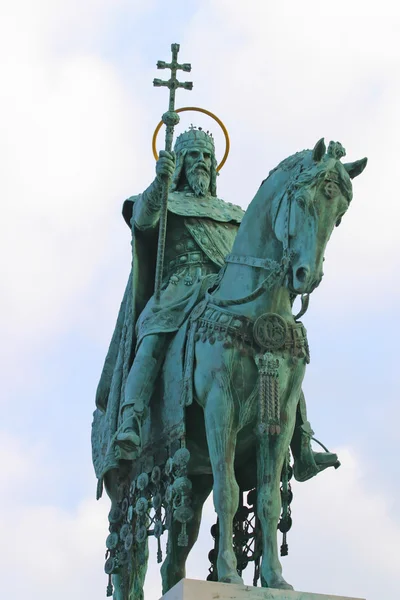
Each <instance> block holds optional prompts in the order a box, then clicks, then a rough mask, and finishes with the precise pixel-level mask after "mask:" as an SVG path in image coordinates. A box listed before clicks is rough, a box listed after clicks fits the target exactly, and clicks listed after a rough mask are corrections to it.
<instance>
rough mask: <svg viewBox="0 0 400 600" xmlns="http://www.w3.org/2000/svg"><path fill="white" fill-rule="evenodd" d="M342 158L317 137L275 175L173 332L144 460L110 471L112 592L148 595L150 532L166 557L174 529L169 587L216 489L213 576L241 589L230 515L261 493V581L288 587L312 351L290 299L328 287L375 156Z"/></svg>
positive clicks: (119, 598) (181, 570) (128, 598)
mask: <svg viewBox="0 0 400 600" xmlns="http://www.w3.org/2000/svg"><path fill="white" fill-rule="evenodd" d="M344 154H345V153H344V149H343V147H342V146H341V145H340V144H339V143H337V142H331V143H330V145H329V147H328V150H326V147H325V144H324V141H323V139H322V140H320V141H319V142H317V144H316V145H315V147H314V149H313V150H304V151H302V152H298V153H296V154H294V155H292V156H290V157H289V158H286V159H285V160H283V161H282V162H281V163H280V164H279V165H278V166H277V167H276V168H275V169H273V170H272V171H271V172H270V174H269V175H268V177H267V179H265V180H264V181H263V182H262V184H261V186H260V188H259V190H258V192H257V193H256V195H255V197H254V198H253V200H252V202H251V203H250V205H249V207H248V209H247V211H246V213H245V215H244V218H243V220H242V223H241V225H240V227H239V230H238V233H237V236H236V239H235V242H234V245H233V248H232V252H231V254H229V255H227V256H226V258H225V266H224V267H223V268H222V269H221V271H220V273H219V274H218V275H217V276H216V277H215V276H213V277H211V278H209V280H207V281H206V282H205V283H204V282H203V284H202V291H201V293H199V294H198V302H197V304H196V305H195V307H194V308H193V310H192V312H191V314H190V316H189V318H188V319H187V321H186V322H185V324H184V326H182V327H181V329H180V330H179V332H178V333H177V334H176V335H175V336H174V337H173V339H172V341H171V343H170V345H169V348H168V351H167V355H166V357H165V361H164V364H163V367H162V372H161V377H160V380H159V382H158V386H157V390H156V391H155V394H154V396H155V398H154V401H152V403H151V408H150V410H149V415H148V417H147V419H146V421H145V423H144V424H143V431H142V434H143V438H144V440H146V441H145V443H144V446H143V449H142V455H141V458H140V460H137V461H136V462H135V463H134V464H133V465H132V463H131V462H129V461H125V460H124V457H123V456H122V457H121V460H120V463H119V464H120V468H119V469H118V470H117V469H114V470H109V471H108V472H107V474H106V475H105V477H104V482H105V486H106V489H107V492H108V494H109V496H110V498H111V500H112V508H111V511H110V516H109V520H110V535H109V537H108V539H107V548H108V559H107V562H106V568H105V570H106V572H107V573H108V574H109V575H110V583H109V588H108V594H109V595H111V594H114V598H116V600H140V598H142V597H143V591H142V589H143V583H144V576H145V571H146V564H147V555H148V549H147V539H148V535H149V534H151V535H154V536H155V537H156V539H157V540H158V543H159V550H158V559H159V560H161V546H160V537H161V535H162V533H163V532H164V531H165V530H168V544H167V555H166V558H165V560H164V562H163V565H162V568H161V573H162V579H163V592H164V593H165V592H166V591H167V590H168V589H170V588H171V587H172V586H173V585H175V584H176V583H177V582H178V581H180V579H182V578H183V577H185V562H186V559H187V556H188V554H189V552H190V550H191V548H192V547H193V545H194V543H195V541H196V539H197V536H198V531H199V527H200V522H201V512H202V507H203V504H204V502H205V500H206V499H207V497H208V496H209V494H210V492H211V491H212V492H213V499H214V506H215V510H216V513H217V516H218V526H217V528H215V530H214V534H215V537H216V556H215V558H216V560H215V570H214V574H213V577H214V579H217V580H218V581H220V582H226V583H243V580H242V578H241V575H240V572H241V570H242V569H241V568H240V569H239V568H238V563H237V553H235V549H234V545H233V539H234V535H235V532H234V519H235V515H236V513H237V511H238V507H239V496H240V493H242V492H243V491H244V490H254V495H253V496H254V511H255V513H256V515H257V527H258V533H257V536H258V543H259V558H260V563H259V577H260V579H261V585H262V586H263V587H270V588H278V589H293V588H292V586H291V585H290V584H289V583H287V582H286V581H285V579H284V578H283V575H282V566H281V563H280V559H279V553H278V542H277V528H278V523H280V521H279V519H280V515H281V509H282V500H283V504H284V506H283V509H285V511H286V512H285V511H284V512H285V514H284V515H283V516H284V518H285V519H286V522H287V520H288V511H287V505H288V501H287V496H288V489H287V481H288V477H289V475H288V470H289V469H290V466H289V461H288V456H289V449H290V446H291V444H292V448H293V444H295V443H296V440H295V439H294V437H293V433H294V429H295V422H296V415H297V413H298V410H299V402H301V397H302V392H301V386H302V381H303V378H304V374H305V369H306V365H307V363H308V362H309V348H308V343H307V335H306V330H305V328H304V326H303V324H302V323H301V322H300V321H299V316H301V315H297V316H294V315H293V312H292V307H293V302H294V299H295V298H296V297H297V296H301V297H302V298H303V308H302V310H301V313H302V314H303V313H304V312H305V310H306V306H307V303H308V296H309V294H311V293H312V292H313V291H314V289H315V288H316V287H317V286H318V285H319V284H320V282H321V280H322V277H323V261H324V252H325V248H326V245H327V242H328V240H329V238H330V236H331V234H332V231H333V229H334V227H335V225H336V226H337V225H339V223H340V222H341V219H342V217H343V216H344V214H345V213H346V211H347V209H348V207H349V204H350V202H351V199H352V183H351V179H352V178H354V177H355V176H357V175H359V174H360V173H361V172H362V171H363V170H364V168H365V166H366V163H367V159H362V160H359V161H356V162H353V163H347V164H344V163H342V162H341V161H340V159H341V157H343V156H344ZM177 365H178V366H177ZM163 423H168V424H169V426H168V428H167V429H168V436H166V435H165V431H164V429H163V425H162V424H163ZM167 437H168V439H169V440H171V439H172V440H173V441H172V442H171V441H169V442H168V439H167ZM281 485H282V489H283V491H284V493H283V495H282V490H281ZM285 486H286V487H285ZM242 508H243V507H242ZM289 527H290V525H289ZM289 527H286V529H285V528H282V527H280V529H281V530H282V531H284V532H286V531H287V529H288V528H289ZM111 579H112V583H111Z"/></svg>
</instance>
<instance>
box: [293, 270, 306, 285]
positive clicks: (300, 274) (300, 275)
mask: <svg viewBox="0 0 400 600" xmlns="http://www.w3.org/2000/svg"><path fill="white" fill-rule="evenodd" d="M307 275H308V270H307V269H306V268H305V267H299V268H298V269H297V271H296V279H297V281H300V283H304V282H305V281H306V279H307Z"/></svg>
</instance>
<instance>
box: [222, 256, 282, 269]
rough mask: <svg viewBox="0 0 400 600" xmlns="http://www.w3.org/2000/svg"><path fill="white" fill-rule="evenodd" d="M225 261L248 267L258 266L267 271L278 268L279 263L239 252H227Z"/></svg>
mask: <svg viewBox="0 0 400 600" xmlns="http://www.w3.org/2000/svg"><path fill="white" fill-rule="evenodd" d="M225 262H226V263H234V264H237V265H247V266H249V267H258V268H259V269H266V270H267V271H274V270H278V269H280V265H279V263H277V262H276V260H272V259H271V258H257V257H255V256H243V255H240V254H228V256H226V257H225Z"/></svg>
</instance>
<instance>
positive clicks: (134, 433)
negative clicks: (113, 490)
mask: <svg viewBox="0 0 400 600" xmlns="http://www.w3.org/2000/svg"><path fill="white" fill-rule="evenodd" d="M167 341H168V340H167V338H166V336H161V335H148V336H146V337H144V338H143V340H142V342H141V343H140V346H139V348H138V351H137V354H136V356H135V360H134V361H133V364H132V367H131V369H130V371H129V375H128V377H127V380H126V385H125V400H124V403H123V406H122V407H121V424H120V427H119V429H118V432H117V435H116V438H115V443H116V444H117V446H119V447H120V449H121V451H122V453H123V458H124V459H128V460H129V459H134V458H136V456H137V455H138V454H139V452H140V447H141V446H142V443H143V439H142V422H143V419H145V418H146V414H147V410H148V407H149V405H150V399H151V396H152V394H153V391H154V385H155V382H156V379H157V376H158V373H159V370H160V366H161V364H162V359H163V356H164V349H165V345H166V342H167Z"/></svg>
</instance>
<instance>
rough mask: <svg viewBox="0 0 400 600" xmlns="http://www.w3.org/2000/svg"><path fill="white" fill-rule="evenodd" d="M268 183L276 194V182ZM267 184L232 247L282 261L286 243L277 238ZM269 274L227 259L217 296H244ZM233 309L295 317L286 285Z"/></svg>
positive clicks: (238, 251)
mask: <svg viewBox="0 0 400 600" xmlns="http://www.w3.org/2000/svg"><path fill="white" fill-rule="evenodd" d="M281 185H282V184H280V185H279V188H280V189H282V187H281ZM267 187H268V188H269V189H271V187H272V191H271V196H272V194H273V193H274V190H276V189H277V185H276V182H272V186H267ZM263 188H264V186H261V188H260V189H259V190H258V192H257V194H256V195H255V197H254V198H253V200H252V202H251V204H250V206H249V208H248V209H247V211H246V214H245V216H244V218H243V221H242V223H241V225H240V228H239V231H238V234H237V236H236V239H235V243H234V245H233V248H232V254H233V255H235V256H237V255H239V256H251V257H256V258H263V259H267V258H268V259H271V260H274V261H275V262H276V263H278V264H280V262H281V260H282V251H283V247H282V243H281V242H280V241H279V240H277V238H276V236H275V233H274V231H273V227H272V222H271V221H272V218H271V207H272V197H268V193H267V190H265V189H263ZM268 275H269V272H268V271H267V270H265V269H261V268H256V267H250V266H248V265H242V264H235V263H227V265H226V269H225V272H224V276H223V278H222V281H221V284H220V286H219V287H218V289H217V290H216V292H215V296H216V297H217V298H219V299H224V300H227V299H229V300H237V299H240V298H243V297H245V296H247V295H249V294H251V293H252V292H253V291H254V290H255V289H257V287H258V286H259V285H261V284H262V282H263V281H264V280H265V278H266V277H267V276H268ZM232 310H233V311H234V312H236V313H240V314H244V315H245V316H248V317H249V318H256V317H257V316H259V315H260V314H262V313H264V312H277V313H279V314H281V315H282V316H284V317H286V318H287V319H291V318H292V309H291V302H290V295H289V291H288V289H287V288H286V287H285V286H277V287H274V288H273V289H270V290H266V291H264V292H263V293H262V294H261V295H260V296H259V297H258V298H256V299H255V300H253V301H252V302H247V303H244V304H238V305H236V306H232Z"/></svg>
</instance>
